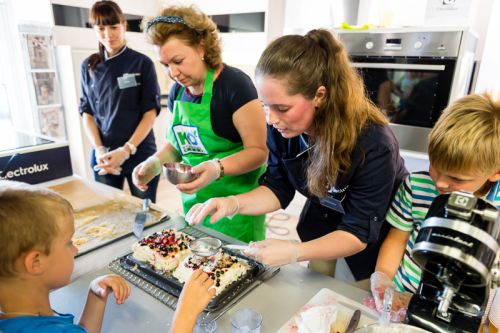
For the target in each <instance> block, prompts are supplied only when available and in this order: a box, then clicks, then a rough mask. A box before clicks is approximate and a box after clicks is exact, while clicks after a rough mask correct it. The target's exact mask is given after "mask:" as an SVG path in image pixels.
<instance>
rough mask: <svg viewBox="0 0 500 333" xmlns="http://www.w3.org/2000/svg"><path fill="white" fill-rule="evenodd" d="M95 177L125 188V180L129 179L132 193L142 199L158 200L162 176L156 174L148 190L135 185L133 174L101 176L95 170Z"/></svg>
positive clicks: (116, 186)
mask: <svg viewBox="0 0 500 333" xmlns="http://www.w3.org/2000/svg"><path fill="white" fill-rule="evenodd" d="M94 179H95V180H96V181H97V182H99V183H103V184H106V185H109V186H112V187H114V188H117V189H120V190H123V182H124V181H125V179H127V183H128V187H129V188H130V193H132V195H133V196H134V197H138V198H141V199H145V198H149V199H151V201H152V202H156V190H157V189H158V182H159V181H160V176H159V175H158V176H156V177H155V178H153V179H152V180H151V181H150V182H149V183H148V189H147V190H146V191H144V192H143V191H141V190H140V189H138V188H137V187H135V185H134V183H133V181H132V175H131V174H129V175H119V176H115V175H104V176H101V175H99V174H97V172H96V171H94Z"/></svg>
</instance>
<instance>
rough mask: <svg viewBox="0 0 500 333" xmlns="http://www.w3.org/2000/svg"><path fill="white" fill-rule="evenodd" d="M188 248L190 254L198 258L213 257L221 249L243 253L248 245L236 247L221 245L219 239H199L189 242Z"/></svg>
mask: <svg viewBox="0 0 500 333" xmlns="http://www.w3.org/2000/svg"><path fill="white" fill-rule="evenodd" d="M188 246H189V249H190V250H191V252H193V253H194V254H195V255H197V256H200V257H210V256H213V255H215V254H216V253H217V252H219V250H220V248H221V247H223V248H226V249H230V250H238V251H244V250H247V249H248V248H249V247H248V245H236V244H227V245H222V241H221V240H220V239H217V238H213V237H201V238H198V239H195V240H192V241H191V242H189V244H188Z"/></svg>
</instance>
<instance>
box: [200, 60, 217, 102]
mask: <svg viewBox="0 0 500 333" xmlns="http://www.w3.org/2000/svg"><path fill="white" fill-rule="evenodd" d="M213 83H214V70H213V69H211V68H209V69H207V73H206V75H205V82H204V84H203V95H202V96H201V102H200V104H202V105H203V104H206V105H208V107H209V108H210V103H211V102H212V87H213Z"/></svg>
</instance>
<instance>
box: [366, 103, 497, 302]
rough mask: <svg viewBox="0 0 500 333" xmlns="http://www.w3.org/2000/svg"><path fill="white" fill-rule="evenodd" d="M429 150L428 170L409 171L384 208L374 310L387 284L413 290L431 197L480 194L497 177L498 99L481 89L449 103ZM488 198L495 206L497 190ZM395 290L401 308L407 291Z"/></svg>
mask: <svg viewBox="0 0 500 333" xmlns="http://www.w3.org/2000/svg"><path fill="white" fill-rule="evenodd" d="M428 152H429V162H430V166H429V171H428V172H427V171H421V172H415V173H412V174H410V175H409V176H408V177H407V178H406V179H405V181H404V182H403V184H401V186H400V188H399V190H398V192H397V193H396V195H395V198H394V200H393V202H392V204H391V206H390V207H389V211H388V212H387V216H386V220H387V222H389V223H390V224H391V226H392V227H391V229H390V231H389V234H388V235H387V237H386V239H385V240H384V243H383V244H382V247H381V248H380V252H379V255H378V259H377V265H376V268H375V273H373V275H372V277H371V290H372V293H373V294H374V298H375V303H376V306H377V309H379V310H380V309H381V307H382V304H381V302H382V301H381V300H383V292H384V291H385V289H386V288H387V287H389V286H391V287H395V290H396V291H398V292H409V293H415V292H416V289H417V287H418V285H419V283H420V277H421V270H420V268H419V266H418V265H417V264H416V263H415V262H414V261H413V259H412V258H411V250H412V248H413V245H414V242H415V239H416V238H417V235H418V232H419V230H420V225H421V223H422V222H423V221H424V219H425V216H426V214H427V211H428V210H429V207H430V205H431V203H432V201H433V200H434V198H435V197H437V196H438V195H439V194H444V193H449V192H452V191H458V190H462V191H466V192H470V193H474V194H475V195H476V196H478V197H484V196H486V195H487V194H488V193H489V192H490V191H491V190H492V189H493V188H494V186H493V185H494V184H495V183H496V182H497V181H498V180H499V179H500V101H495V100H493V99H492V98H491V96H490V95H488V94H482V95H468V96H465V97H462V98H460V99H458V100H457V101H455V102H454V103H452V104H451V105H450V106H448V107H447V108H446V109H445V110H444V111H443V114H442V115H441V117H440V118H439V120H438V121H437V123H436V125H435V126H434V128H433V129H432V131H431V133H430V135H429V149H428ZM488 199H489V200H491V201H493V203H494V204H495V205H496V206H497V207H498V206H500V194H498V193H490V195H489V196H488ZM394 296H395V297H396V298H394V301H396V303H400V305H402V306H403V308H404V307H405V306H406V305H407V302H408V301H409V299H410V297H411V294H408V293H407V294H404V293H396V294H395V295H394ZM394 301H393V302H394ZM405 303H406V304H405ZM393 304H394V303H393ZM394 305H395V306H396V307H398V305H396V304H394ZM393 309H394V307H393Z"/></svg>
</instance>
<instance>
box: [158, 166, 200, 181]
mask: <svg viewBox="0 0 500 333" xmlns="http://www.w3.org/2000/svg"><path fill="white" fill-rule="evenodd" d="M163 166H164V167H165V168H164V171H165V177H167V179H168V181H169V182H171V183H172V184H174V185H177V184H184V183H189V182H192V181H193V180H195V179H196V178H198V174H194V173H191V168H192V167H191V166H190V165H188V164H184V163H177V162H176V163H165V164H164V165H163Z"/></svg>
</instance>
